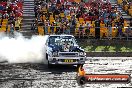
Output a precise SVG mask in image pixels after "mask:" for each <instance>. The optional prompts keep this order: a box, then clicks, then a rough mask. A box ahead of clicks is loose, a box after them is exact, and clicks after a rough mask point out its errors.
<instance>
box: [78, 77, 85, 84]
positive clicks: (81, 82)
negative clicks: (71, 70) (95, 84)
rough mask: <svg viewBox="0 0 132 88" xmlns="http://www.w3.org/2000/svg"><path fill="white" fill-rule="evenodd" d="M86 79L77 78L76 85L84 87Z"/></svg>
mask: <svg viewBox="0 0 132 88" xmlns="http://www.w3.org/2000/svg"><path fill="white" fill-rule="evenodd" d="M86 81H87V80H86V78H85V77H84V76H78V78H77V83H78V84H79V85H84V84H85V83H86Z"/></svg>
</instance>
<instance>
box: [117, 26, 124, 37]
mask: <svg viewBox="0 0 132 88" xmlns="http://www.w3.org/2000/svg"><path fill="white" fill-rule="evenodd" d="M122 28H123V25H119V26H118V34H117V35H118V37H119V38H120V39H121V37H122V34H123V33H122Z"/></svg>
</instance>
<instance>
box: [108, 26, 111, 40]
mask: <svg viewBox="0 0 132 88" xmlns="http://www.w3.org/2000/svg"><path fill="white" fill-rule="evenodd" d="M108 37H109V39H112V25H108Z"/></svg>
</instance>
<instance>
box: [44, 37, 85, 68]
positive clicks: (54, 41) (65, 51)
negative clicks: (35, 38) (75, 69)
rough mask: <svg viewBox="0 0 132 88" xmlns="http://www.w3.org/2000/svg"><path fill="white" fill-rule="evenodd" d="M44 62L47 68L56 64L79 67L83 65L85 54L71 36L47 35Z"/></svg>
mask: <svg viewBox="0 0 132 88" xmlns="http://www.w3.org/2000/svg"><path fill="white" fill-rule="evenodd" d="M46 60H47V61H48V67H49V68H50V67H52V66H53V65H56V64H63V65H78V66H79V65H83V64H84V63H85V60H86V53H85V52H84V49H82V48H81V47H79V45H78V44H77V42H76V39H75V37H74V36H73V35H48V38H47V40H46Z"/></svg>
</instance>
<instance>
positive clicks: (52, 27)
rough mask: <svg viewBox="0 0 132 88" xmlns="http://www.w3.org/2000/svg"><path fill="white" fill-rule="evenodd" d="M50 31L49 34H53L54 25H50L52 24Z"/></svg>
mask: <svg viewBox="0 0 132 88" xmlns="http://www.w3.org/2000/svg"><path fill="white" fill-rule="evenodd" d="M50 31H51V34H53V33H54V23H52V24H51V25H50Z"/></svg>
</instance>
